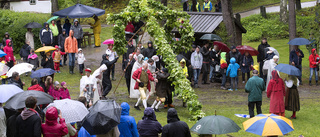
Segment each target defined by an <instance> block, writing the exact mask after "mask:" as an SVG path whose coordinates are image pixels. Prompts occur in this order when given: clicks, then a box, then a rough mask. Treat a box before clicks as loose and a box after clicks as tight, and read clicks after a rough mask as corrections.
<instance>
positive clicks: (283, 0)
mask: <svg viewBox="0 0 320 137" xmlns="http://www.w3.org/2000/svg"><path fill="white" fill-rule="evenodd" d="M287 2H288V1H287V0H280V21H281V22H283V23H287V22H288V15H287V12H288V11H287Z"/></svg>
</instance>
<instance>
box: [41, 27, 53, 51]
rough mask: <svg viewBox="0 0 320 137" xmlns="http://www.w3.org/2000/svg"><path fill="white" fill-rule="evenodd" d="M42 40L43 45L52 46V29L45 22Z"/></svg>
mask: <svg viewBox="0 0 320 137" xmlns="http://www.w3.org/2000/svg"><path fill="white" fill-rule="evenodd" d="M40 41H41V44H42V46H51V45H52V42H53V35H52V30H51V29H50V28H49V24H48V23H47V22H45V23H44V24H43V28H42V29H41V30H40Z"/></svg>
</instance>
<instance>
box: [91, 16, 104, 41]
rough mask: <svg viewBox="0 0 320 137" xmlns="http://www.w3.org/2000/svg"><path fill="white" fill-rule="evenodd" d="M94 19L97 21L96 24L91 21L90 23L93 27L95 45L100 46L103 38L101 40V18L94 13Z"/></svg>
mask: <svg viewBox="0 0 320 137" xmlns="http://www.w3.org/2000/svg"><path fill="white" fill-rule="evenodd" d="M93 19H94V21H95V22H94V24H91V23H89V25H90V26H91V27H92V29H93V34H94V45H95V47H100V45H101V40H100V33H101V23H100V19H99V18H98V16H96V15H93Z"/></svg>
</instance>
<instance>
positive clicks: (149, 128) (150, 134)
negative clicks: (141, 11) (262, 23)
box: [137, 107, 162, 137]
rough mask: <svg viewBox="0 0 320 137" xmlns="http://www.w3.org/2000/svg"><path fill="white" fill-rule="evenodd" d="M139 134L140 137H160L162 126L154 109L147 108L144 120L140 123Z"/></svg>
mask: <svg viewBox="0 0 320 137" xmlns="http://www.w3.org/2000/svg"><path fill="white" fill-rule="evenodd" d="M137 128H138V132H139V135H140V137H158V134H159V133H161V132H162V126H161V124H160V123H159V122H158V121H157V118H156V115H155V113H154V111H153V108H150V107H148V108H146V109H145V110H144V116H143V117H142V120H140V121H139V122H138V126H137Z"/></svg>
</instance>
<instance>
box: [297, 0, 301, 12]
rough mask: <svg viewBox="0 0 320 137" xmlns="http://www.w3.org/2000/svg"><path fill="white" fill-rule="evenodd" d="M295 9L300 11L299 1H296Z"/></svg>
mask: <svg viewBox="0 0 320 137" xmlns="http://www.w3.org/2000/svg"><path fill="white" fill-rule="evenodd" d="M296 8H297V10H301V0H296Z"/></svg>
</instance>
